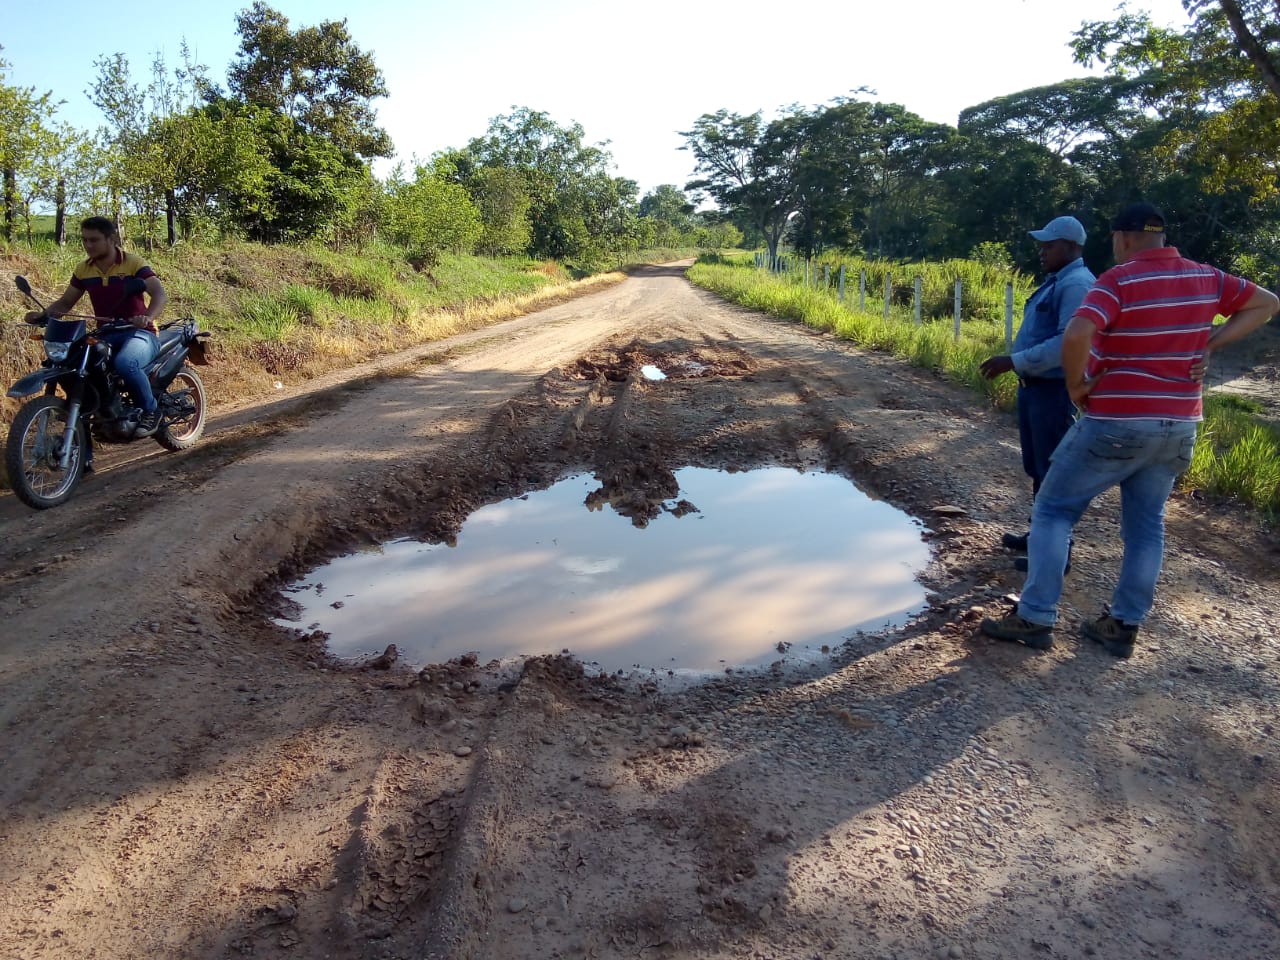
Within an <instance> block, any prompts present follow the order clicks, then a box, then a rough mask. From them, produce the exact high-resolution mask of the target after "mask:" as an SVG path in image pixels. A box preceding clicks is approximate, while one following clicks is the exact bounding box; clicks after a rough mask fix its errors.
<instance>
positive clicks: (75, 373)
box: [4, 277, 209, 510]
mask: <svg viewBox="0 0 1280 960" xmlns="http://www.w3.org/2000/svg"><path fill="white" fill-rule="evenodd" d="M14 282H15V283H16V285H17V287H18V289H19V290H20V291H21V292H22V293H23V294H24V295H25V296H26V297H27V298H28V299H30V300H31V301H32V302H33V303H35V305H36V306H37V307H39V308H40V310H41V311H42V313H43V311H44V309H45V307H44V305H43V304H42V303H40V301H39V300H37V299H36V297H35V294H33V293H32V292H31V285H30V284H29V283H28V282H27V279H26V278H25V277H16V278H15V280H14ZM133 284H136V285H137V287H136V288H130V289H128V292H141V289H142V288H143V287H144V286H145V284H143V282H142V281H141V280H137V279H130V280H128V281H126V287H127V288H129V287H130V285H133ZM89 320H96V321H97V323H98V327H97V329H96V330H95V331H92V332H91V331H90V330H89V328H88V321H89ZM29 322H30V323H32V324H33V325H34V324H44V332H43V333H39V334H33V335H32V337H31V339H33V340H41V341H42V342H43V344H44V354H45V360H44V363H43V364H42V365H41V368H40V369H39V370H33V371H32V372H31V373H28V374H27V375H26V376H25V377H22V378H21V379H20V380H18V381H17V382H16V383H15V384H14V385H13V386H12V387H10V388H9V391H8V395H9V396H10V397H14V398H16V399H19V400H23V399H26V398H27V397H33V396H35V395H36V394H40V396H38V397H36V398H35V399H33V400H29V401H28V402H27V403H26V404H24V405H23V406H22V408H21V409H20V410H19V411H18V413H17V415H16V416H15V417H14V418H13V423H12V424H11V425H10V426H9V438H8V441H7V442H6V444H5V451H4V464H5V469H6V470H7V471H8V475H9V483H10V485H11V486H12V487H13V492H14V493H15V494H16V495H17V497H18V499H19V500H21V501H22V502H23V503H25V504H27V506H29V507H34V508H35V509H37V510H47V509H49V508H50V507H57V506H60V505H61V504H63V503H65V502H66V501H67V500H68V499H70V498H71V495H72V494H73V493H74V492H75V489H76V487H77V485H79V483H80V481H81V479H82V478H83V477H84V474H85V471H86V469H92V467H91V463H92V460H93V442H94V441H95V440H97V441H99V442H100V443H132V442H133V441H135V440H140V439H144V438H146V437H151V438H152V439H154V440H155V441H156V442H157V443H158V444H160V446H162V447H164V448H165V449H166V450H175V451H176V450H186V449H187V448H189V447H191V446H194V445H195V443H196V442H197V441H198V440H199V439H200V437H201V435H202V434H203V433H204V426H205V418H206V417H207V415H208V402H209V401H208V394H207V393H206V392H205V387H204V383H203V381H202V380H201V379H200V376H199V374H197V373H196V372H195V370H193V369H192V368H191V366H189V363H191V364H197V365H203V364H207V363H208V357H207V355H206V351H205V345H204V339H205V338H206V337H208V336H209V334H208V333H207V332H204V331H201V330H199V329H197V326H196V321H195V320H193V319H190V318H182V319H178V320H171V321H169V322H168V323H165V324H163V325H161V327H160V330H159V339H160V348H159V351H158V352H157V353H156V357H155V359H154V360H152V361H151V363H150V364H148V365H147V368H146V373H147V377H148V379H149V380H150V382H151V389H152V390H153V391H154V393H155V397H156V400H157V401H158V403H159V405H160V422H159V426H158V427H157V428H156V430H155V432H154V433H147V432H145V431H142V432H141V433H140V432H139V429H138V421H139V420H140V418H141V416H142V410H141V408H140V407H138V406H137V404H136V402H134V401H135V398H133V397H130V396H129V395H128V391H127V389H126V388H125V386H124V382H123V380H121V378H120V376H119V374H117V373H116V372H115V371H114V370H113V369H112V367H111V349H110V347H109V346H108V345H107V344H106V343H103V342H102V341H100V340H99V339H98V338H97V336H96V335H95V334H97V333H100V332H105V331H106V330H109V329H110V328H111V326H112V325H115V324H119V323H120V322H121V321H117V320H109V319H104V318H102V317H93V316H85V315H83V314H66V315H64V316H63V317H62V318H60V319H53V318H51V317H46V316H40V317H37V318H33V319H32V320H30V321H29ZM59 388H61V390H62V394H61V395H59V394H58V389H59Z"/></svg>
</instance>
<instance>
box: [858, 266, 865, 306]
mask: <svg viewBox="0 0 1280 960" xmlns="http://www.w3.org/2000/svg"><path fill="white" fill-rule="evenodd" d="M858 309H859V310H865V309H867V268H866V267H863V268H862V272H861V273H859V274H858Z"/></svg>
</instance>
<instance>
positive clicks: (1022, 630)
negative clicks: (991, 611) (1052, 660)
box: [979, 612, 1053, 650]
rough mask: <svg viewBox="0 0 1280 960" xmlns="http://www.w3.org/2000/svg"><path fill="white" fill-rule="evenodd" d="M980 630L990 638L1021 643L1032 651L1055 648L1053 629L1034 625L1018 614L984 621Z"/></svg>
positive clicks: (1041, 624) (988, 618) (1014, 613)
mask: <svg viewBox="0 0 1280 960" xmlns="http://www.w3.org/2000/svg"><path fill="white" fill-rule="evenodd" d="M979 629H981V630H982V632H983V633H985V634H986V635H987V636H988V637H994V638H995V639H997V640H1008V641H1009V642H1010V643H1020V644H1022V645H1023V646H1025V647H1030V648H1031V649H1032V650H1048V649H1049V648H1050V647H1052V646H1053V627H1046V626H1045V625H1044V624H1043V623H1032V622H1031V621H1030V620H1028V619H1027V618H1026V617H1022V616H1019V615H1018V614H1017V613H1016V612H1011V613H1009V615H1008V616H1005V617H1001V618H1000V619H999V620H993V619H991V618H990V617H987V618H985V619H984V620H983V621H982V625H981V627H980V628H979Z"/></svg>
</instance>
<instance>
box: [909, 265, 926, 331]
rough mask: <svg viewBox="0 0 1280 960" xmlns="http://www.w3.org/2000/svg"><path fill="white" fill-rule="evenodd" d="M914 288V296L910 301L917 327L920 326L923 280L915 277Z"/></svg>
mask: <svg viewBox="0 0 1280 960" xmlns="http://www.w3.org/2000/svg"><path fill="white" fill-rule="evenodd" d="M915 288H916V289H915V294H914V296H913V297H912V300H913V301H914V304H913V306H914V309H915V315H916V326H917V327H918V326H920V301H921V300H922V299H923V298H924V280H923V279H922V278H920V277H916V282H915Z"/></svg>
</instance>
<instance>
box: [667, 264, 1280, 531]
mask: <svg viewBox="0 0 1280 960" xmlns="http://www.w3.org/2000/svg"><path fill="white" fill-rule="evenodd" d="M712 259H713V260H714V262H701V261H700V262H699V263H697V264H695V265H694V267H692V268H691V269H690V270H689V279H690V281H692V282H693V283H695V284H697V285H698V286H700V287H703V288H705V289H707V290H710V291H712V292H713V293H716V294H719V295H720V296H722V297H724V298H725V299H727V300H731V301H733V302H735V303H739V304H741V305H743V306H745V307H749V308H751V309H754V310H760V311H762V312H765V313H769V314H771V315H773V316H777V317H783V318H786V319H789V320H796V321H798V322H800V323H804V324H805V325H806V326H810V327H813V328H814V329H817V330H822V331H824V332H829V333H832V334H834V335H836V336H838V337H841V338H843V339H846V340H850V341H852V342H854V343H857V344H858V345H860V346H863V347H866V348H867V349H870V350H877V351H881V352H885V353H889V354H892V355H893V356H895V357H898V358H900V359H902V360H905V361H907V362H909V363H911V364H913V365H914V366H918V367H923V368H925V369H928V370H933V371H934V372H936V373H938V374H940V375H941V376H943V377H945V378H946V379H948V380H951V381H953V382H956V383H962V384H965V385H966V386H968V387H970V388H971V389H973V390H975V391H976V392H978V393H980V394H982V396H983V397H985V398H986V399H987V400H988V401H989V402H991V403H993V404H994V405H995V406H997V407H998V408H1000V409H1002V410H1012V409H1013V408H1014V407H1015V406H1016V403H1017V382H1016V380H1014V378H1013V377H1009V376H1005V377H999V378H997V379H996V380H994V381H991V380H987V379H985V378H984V377H983V376H982V375H981V374H980V373H979V372H978V367H979V365H980V364H981V363H982V361H983V360H985V359H986V358H987V357H989V356H992V355H993V354H997V353H1003V352H1005V339H1004V321H1003V310H1004V307H1003V296H1004V294H1003V292H1001V294H1000V297H1001V299H1000V304H1001V306H1000V313H999V315H998V316H999V318H1000V319H999V320H998V321H997V320H996V319H994V318H990V310H991V309H992V307H991V304H992V303H994V296H993V294H992V293H991V290H992V288H993V287H994V286H996V284H997V283H998V285H999V286H1000V287H1001V288H1003V284H1004V280H1003V279H1000V278H999V276H998V275H996V276H994V277H993V276H992V274H991V273H990V272H989V271H991V269H992V268H983V270H982V271H974V272H973V273H972V274H971V276H970V279H969V280H968V281H966V283H968V282H972V283H974V284H975V291H978V290H986V291H987V292H986V294H985V295H984V296H982V297H975V298H974V300H975V301H976V302H978V303H979V304H982V306H980V307H979V308H978V313H979V314H980V316H979V318H977V319H962V321H961V324H960V336H959V338H958V339H957V338H956V336H955V331H954V326H953V321H952V320H951V319H946V320H942V319H933V320H925V321H924V322H922V323H920V324H919V325H917V324H916V323H915V322H914V317H913V314H912V311H911V309H910V307H903V306H901V305H895V304H893V303H891V304H890V309H889V318H888V319H887V320H886V319H885V318H884V311H883V303H884V301H883V286H881V288H880V296H879V297H878V299H876V300H874V301H873V300H872V298H871V295H870V294H871V291H870V283H868V296H867V300H866V309H864V310H858V309H857V290H856V288H855V289H854V291H853V297H850V293H849V289H848V286H846V290H845V302H844V303H840V302H839V301H838V300H837V298H836V295H835V290H834V288H826V289H824V288H823V287H822V284H821V275H820V274H817V272H816V271H815V273H814V274H812V275H811V280H810V282H811V283H812V282H813V279H812V277H813V276H817V277H818V278H819V280H818V284H819V285H818V286H816V287H815V286H806V285H805V284H804V283H803V280H802V279H801V280H797V279H796V277H795V276H794V275H792V276H788V275H785V274H782V275H779V274H772V273H769V272H767V271H762V270H759V269H757V268H755V266H754V265H753V263H752V262H751V260H750V258H749V257H746V258H743V257H736V258H723V257H716V258H712ZM976 266H981V265H976ZM896 269H898V270H900V271H903V275H904V276H905V275H907V271H908V270H910V269H916V270H917V272H920V273H921V274H922V275H926V276H927V275H929V273H930V268H929V265H921V266H919V267H916V266H915V265H912V266H911V267H903V266H902V265H896ZM959 274H960V271H959V270H958V269H957V267H956V266H955V265H954V264H948V265H943V267H942V269H941V271H940V273H939V275H941V276H942V277H944V278H945V277H947V276H951V277H952V278H953V279H952V283H953V284H954V277H955V276H957V275H959ZM881 276H883V274H881ZM962 279H963V277H962ZM993 279H994V280H995V281H996V283H993V282H992V281H993ZM847 280H848V267H847V266H846V284H847ZM880 283H881V284H883V279H881V280H880ZM1024 290H1025V286H1024ZM924 299H926V300H927V298H924ZM968 299H969V298H968V294H966V300H968ZM1021 302H1025V293H1024V294H1023V295H1022V297H1021ZM1015 304H1016V309H1015V314H1014V317H1015V330H1016V324H1017V323H1018V322H1020V321H1021V316H1022V311H1021V303H1020V302H1018V300H1017V297H1016V296H1015ZM948 309H951V308H948ZM922 312H923V311H922ZM982 315H985V316H986V317H988V318H986V319H984V318H982ZM1261 411H1262V408H1261V405H1259V404H1258V403H1256V402H1254V401H1251V400H1248V399H1246V398H1242V397H1239V396H1236V395H1233V394H1221V393H1218V394H1212V393H1209V394H1206V396H1205V405H1204V423H1203V424H1202V425H1201V429H1200V436H1199V439H1198V440H1197V443H1196V449H1195V455H1194V459H1193V461H1192V464H1191V468H1190V469H1189V470H1188V471H1187V472H1186V473H1185V474H1183V476H1182V478H1181V480H1180V486H1181V487H1182V488H1184V489H1199V490H1202V491H1204V492H1205V493H1206V494H1208V495H1209V496H1212V497H1216V498H1219V499H1224V500H1236V501H1239V502H1241V503H1244V504H1247V505H1248V506H1250V507H1252V508H1254V509H1256V510H1258V511H1260V512H1261V513H1263V514H1265V515H1266V516H1267V517H1268V518H1269V519H1270V518H1274V516H1275V515H1276V514H1277V512H1280V430H1277V428H1276V427H1275V426H1274V425H1273V424H1271V423H1270V422H1268V421H1266V420H1264V419H1262V418H1261V417H1260V416H1259V414H1260V413H1261Z"/></svg>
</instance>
